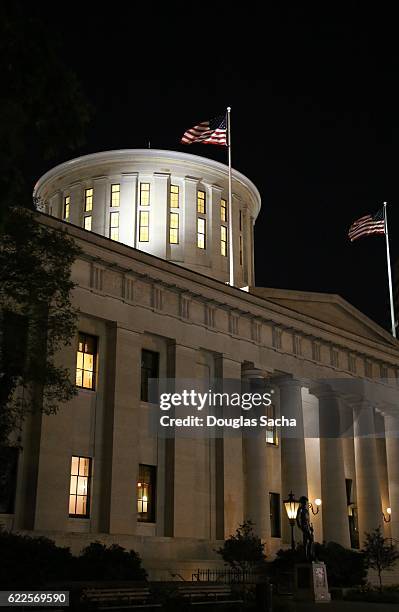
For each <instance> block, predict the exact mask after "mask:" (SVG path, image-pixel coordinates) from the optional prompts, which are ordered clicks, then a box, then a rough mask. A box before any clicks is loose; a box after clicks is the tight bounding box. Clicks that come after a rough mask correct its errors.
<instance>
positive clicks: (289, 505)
mask: <svg viewBox="0 0 399 612" xmlns="http://www.w3.org/2000/svg"><path fill="white" fill-rule="evenodd" d="M283 504H284V506H285V511H286V512H287V516H288V520H289V522H290V526H291V548H292V550H295V540H294V527H295V521H296V515H297V512H298V508H299V506H300V504H299V501H298V500H297V499H295V495H294V494H293V492H292V491H291V493H290V494H289V495H288V499H285V500H284V501H283Z"/></svg>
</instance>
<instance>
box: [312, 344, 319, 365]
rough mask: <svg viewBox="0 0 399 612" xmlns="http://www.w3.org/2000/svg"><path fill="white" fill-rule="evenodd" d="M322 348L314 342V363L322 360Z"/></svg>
mask: <svg viewBox="0 0 399 612" xmlns="http://www.w3.org/2000/svg"><path fill="white" fill-rule="evenodd" d="M320 352H321V346H320V343H319V342H315V341H313V342H312V359H313V361H321V359H320Z"/></svg>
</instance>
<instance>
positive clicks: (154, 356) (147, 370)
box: [140, 349, 159, 403]
mask: <svg viewBox="0 0 399 612" xmlns="http://www.w3.org/2000/svg"><path fill="white" fill-rule="evenodd" d="M158 378H159V353H156V352H155V351H148V350H147V349H143V350H142V351H141V393H140V399H141V401H142V402H150V403H156V401H157V393H158V390H157V380H158ZM150 380H152V381H153V382H152V383H151V388H150ZM151 400H154V401H153V402H152V401H151Z"/></svg>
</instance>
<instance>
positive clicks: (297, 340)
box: [292, 334, 302, 355]
mask: <svg viewBox="0 0 399 612" xmlns="http://www.w3.org/2000/svg"><path fill="white" fill-rule="evenodd" d="M292 352H293V353H294V355H302V338H301V337H300V336H298V335H297V334H293V335H292Z"/></svg>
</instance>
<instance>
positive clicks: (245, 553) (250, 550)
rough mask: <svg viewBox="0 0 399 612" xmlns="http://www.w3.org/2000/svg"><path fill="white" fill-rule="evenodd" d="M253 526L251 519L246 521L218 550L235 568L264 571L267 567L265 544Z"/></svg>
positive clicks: (224, 559)
mask: <svg viewBox="0 0 399 612" xmlns="http://www.w3.org/2000/svg"><path fill="white" fill-rule="evenodd" d="M253 527H254V525H253V523H252V522H251V521H245V522H244V523H243V524H242V525H240V526H239V527H238V529H237V530H236V532H235V534H234V535H232V536H230V537H229V538H228V539H227V540H225V542H224V544H223V546H222V548H219V549H218V550H217V551H216V552H217V553H218V554H219V555H220V556H221V557H222V559H223V561H224V562H225V563H227V564H228V565H230V567H231V568H232V569H233V570H240V571H263V570H265V568H266V555H265V552H264V548H265V546H264V544H262V541H261V539H260V538H259V536H257V535H256V534H255V533H254V530H253Z"/></svg>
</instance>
